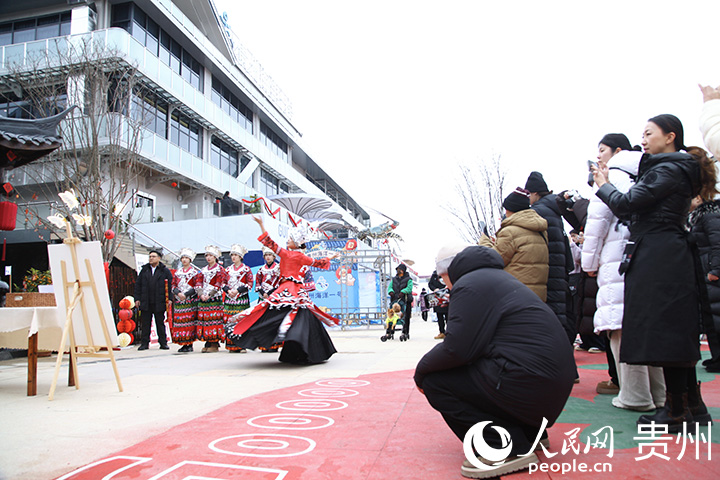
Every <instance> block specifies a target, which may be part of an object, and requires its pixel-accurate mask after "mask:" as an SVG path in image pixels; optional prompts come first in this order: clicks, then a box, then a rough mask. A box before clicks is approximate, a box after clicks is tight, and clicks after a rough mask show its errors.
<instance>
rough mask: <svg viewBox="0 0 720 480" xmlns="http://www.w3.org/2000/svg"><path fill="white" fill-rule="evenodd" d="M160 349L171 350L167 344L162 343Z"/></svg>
mask: <svg viewBox="0 0 720 480" xmlns="http://www.w3.org/2000/svg"><path fill="white" fill-rule="evenodd" d="M160 350H170V347H168V346H167V345H160Z"/></svg>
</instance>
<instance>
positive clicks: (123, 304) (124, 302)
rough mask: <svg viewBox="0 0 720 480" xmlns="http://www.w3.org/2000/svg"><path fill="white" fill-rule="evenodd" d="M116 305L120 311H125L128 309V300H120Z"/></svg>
mask: <svg viewBox="0 0 720 480" xmlns="http://www.w3.org/2000/svg"><path fill="white" fill-rule="evenodd" d="M118 305H119V306H120V308H121V309H123V310H127V309H129V308H130V300H128V299H127V298H123V299H122V300H120V302H119V303H118Z"/></svg>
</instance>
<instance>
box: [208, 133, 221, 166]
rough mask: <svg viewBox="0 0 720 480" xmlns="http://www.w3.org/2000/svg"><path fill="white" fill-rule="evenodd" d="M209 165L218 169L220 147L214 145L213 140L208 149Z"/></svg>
mask: <svg viewBox="0 0 720 480" xmlns="http://www.w3.org/2000/svg"><path fill="white" fill-rule="evenodd" d="M210 165H212V166H213V167H215V168H220V147H219V146H218V145H217V144H216V143H215V140H213V143H212V146H211V147H210Z"/></svg>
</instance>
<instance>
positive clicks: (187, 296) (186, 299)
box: [170, 248, 202, 353]
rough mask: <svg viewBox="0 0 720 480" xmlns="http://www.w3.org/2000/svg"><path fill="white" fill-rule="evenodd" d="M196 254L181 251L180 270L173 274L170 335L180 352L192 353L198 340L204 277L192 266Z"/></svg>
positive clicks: (189, 250) (188, 250)
mask: <svg viewBox="0 0 720 480" xmlns="http://www.w3.org/2000/svg"><path fill="white" fill-rule="evenodd" d="M194 259H195V252H194V251H192V250H191V249H189V248H183V249H182V250H180V263H181V265H180V268H178V269H177V270H175V273H173V280H172V294H173V300H174V301H173V322H172V328H170V335H171V336H172V341H173V343H176V344H178V345H182V346H181V347H180V350H178V352H182V353H185V352H192V351H193V342H194V341H195V339H196V338H197V291H195V287H199V286H200V285H201V284H202V276H201V275H200V273H199V272H198V270H197V268H196V267H195V266H193V265H192V264H191V262H192V261H193V260H194Z"/></svg>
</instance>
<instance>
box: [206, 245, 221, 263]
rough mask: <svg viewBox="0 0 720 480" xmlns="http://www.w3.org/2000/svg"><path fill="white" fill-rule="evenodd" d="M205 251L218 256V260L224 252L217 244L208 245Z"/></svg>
mask: <svg viewBox="0 0 720 480" xmlns="http://www.w3.org/2000/svg"><path fill="white" fill-rule="evenodd" d="M205 253H209V254H210V255H214V256H215V258H217V259H218V260H219V259H220V257H221V256H222V252H221V251H220V249H219V248H218V247H216V246H215V245H208V246H207V247H205Z"/></svg>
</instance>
